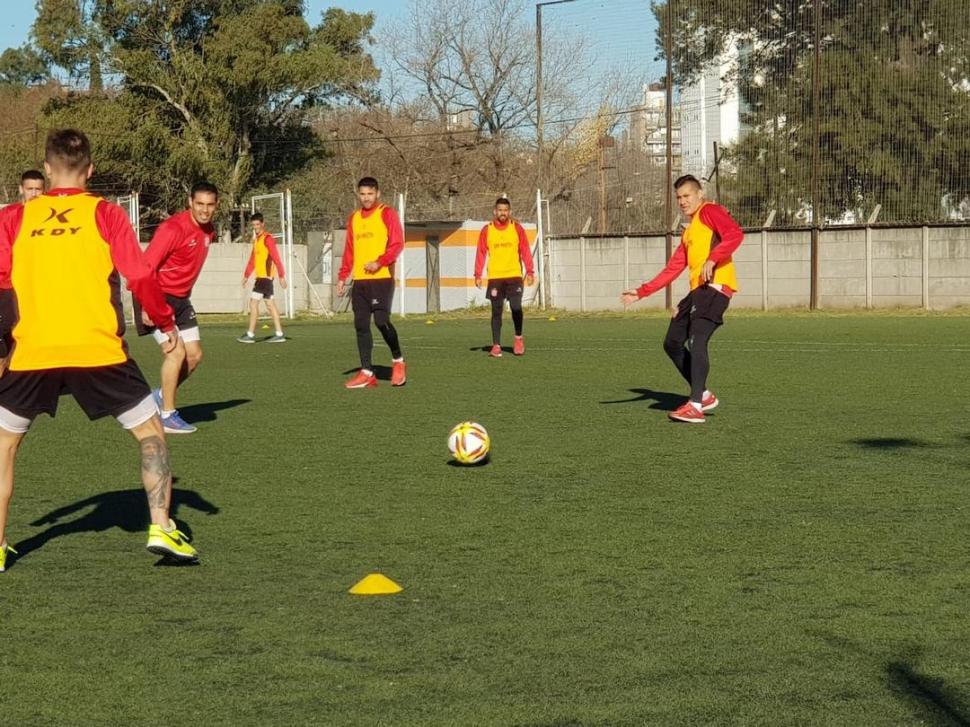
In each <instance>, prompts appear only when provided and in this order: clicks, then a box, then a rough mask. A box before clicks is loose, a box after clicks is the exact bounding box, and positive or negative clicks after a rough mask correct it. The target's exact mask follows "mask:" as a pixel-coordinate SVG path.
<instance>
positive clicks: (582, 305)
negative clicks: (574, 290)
mask: <svg viewBox="0 0 970 727" xmlns="http://www.w3.org/2000/svg"><path fill="white" fill-rule="evenodd" d="M579 310H580V312H581V313H585V312H586V238H585V237H580V238H579Z"/></svg>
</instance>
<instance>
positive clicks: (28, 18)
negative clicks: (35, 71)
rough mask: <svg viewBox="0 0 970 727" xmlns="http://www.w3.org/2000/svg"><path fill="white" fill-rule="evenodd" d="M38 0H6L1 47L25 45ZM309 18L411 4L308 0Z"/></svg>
mask: <svg viewBox="0 0 970 727" xmlns="http://www.w3.org/2000/svg"><path fill="white" fill-rule="evenodd" d="M35 3H36V0H3V13H2V16H0V51H2V50H3V49H4V48H16V47H19V46H21V45H23V44H24V43H25V42H26V40H27V36H28V34H29V33H30V26H31V24H32V23H33V22H34V17H35V16H36V15H37V11H36V8H35ZM307 7H308V12H307V19H308V20H309V21H310V22H312V23H314V24H316V23H317V22H318V21H319V20H320V13H321V12H322V11H324V10H326V9H327V8H329V7H340V8H346V9H347V10H354V11H356V12H366V11H368V10H373V11H374V12H375V13H377V16H378V18H393V17H394V16H395V15H398V16H399V15H400V14H401V13H402V12H404V10H405V8H406V7H407V3H406V2H404V0H330V1H329V2H328V1H327V0H311V1H310V2H309V3H307Z"/></svg>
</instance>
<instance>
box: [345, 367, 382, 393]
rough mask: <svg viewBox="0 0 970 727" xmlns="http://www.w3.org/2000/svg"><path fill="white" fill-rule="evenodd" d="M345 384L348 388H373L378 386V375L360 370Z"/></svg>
mask: <svg viewBox="0 0 970 727" xmlns="http://www.w3.org/2000/svg"><path fill="white" fill-rule="evenodd" d="M344 386H345V387H346V388H348V389H372V388H374V387H375V386H377V377H376V376H374V374H365V373H364V372H363V371H358V372H357V373H356V374H354V375H353V376H352V377H351V378H349V379H348V380H347V382H346V383H345V384H344Z"/></svg>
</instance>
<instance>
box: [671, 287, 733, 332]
mask: <svg viewBox="0 0 970 727" xmlns="http://www.w3.org/2000/svg"><path fill="white" fill-rule="evenodd" d="M730 302H731V299H730V298H728V297H727V296H726V295H724V293H722V292H721V291H719V290H717V289H716V288H712V287H711V286H709V285H699V286H698V287H696V288H694V289H693V290H692V291H690V292H689V293H688V294H687V296H686V297H685V298H684V299H683V300H681V301H680V302H679V303H678V304H677V311H676V313H674V320H675V321H689V320H693V319H694V318H704V319H706V320H709V321H711V322H712V323H716V324H717V325H719V326H720V325H721V324H723V323H724V312H725V311H726V310H727V308H728V304H729V303H730Z"/></svg>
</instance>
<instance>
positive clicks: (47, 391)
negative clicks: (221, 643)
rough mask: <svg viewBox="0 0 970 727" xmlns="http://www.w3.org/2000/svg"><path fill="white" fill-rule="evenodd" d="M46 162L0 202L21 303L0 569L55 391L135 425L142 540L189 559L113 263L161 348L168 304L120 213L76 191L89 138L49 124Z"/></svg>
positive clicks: (2, 420)
mask: <svg viewBox="0 0 970 727" xmlns="http://www.w3.org/2000/svg"><path fill="white" fill-rule="evenodd" d="M44 169H45V171H46V172H47V178H48V179H49V180H50V183H51V190H50V191H49V192H48V193H47V194H43V195H40V196H38V197H35V198H34V199H31V200H29V201H27V202H25V203H24V204H23V205H11V207H10V208H8V209H5V210H4V211H3V212H0V280H5V279H9V280H10V281H11V285H12V291H13V295H14V296H15V299H16V303H17V308H18V318H17V321H16V323H15V324H14V327H13V330H12V332H9V333H10V336H11V337H12V347H11V350H10V353H9V357H8V359H9V366H8V370H7V371H6V372H5V373H4V374H3V376H0V571H2V570H4V569H5V567H6V565H7V555H8V553H9V552H10V551H11V550H12V549H11V548H10V547H9V545H8V544H7V542H6V540H5V538H4V530H5V529H6V524H7V512H8V508H9V504H10V497H11V495H12V494H13V485H14V460H15V458H16V455H17V448H18V447H19V446H20V442H21V440H22V439H23V438H24V435H25V434H26V433H27V430H28V428H29V427H30V425H31V422H32V421H33V420H34V419H35V418H36V417H37V416H38V415H39V414H41V413H44V412H46V413H48V414H50V415H51V416H54V414H55V412H56V411H57V402H58V398H59V397H60V395H61V394H62V393H69V394H71V395H72V396H73V397H74V399H75V400H76V401H77V402H78V404H79V405H80V407H81V409H82V410H83V411H84V412H85V414H87V415H88V417H89V418H90V419H98V418H100V417H104V416H113V417H114V418H115V419H116V420H117V421H118V423H119V424H120V425H121V426H122V427H123V428H124V429H127V430H128V431H129V432H131V433H132V435H133V436H134V438H135V440H137V442H138V446H139V449H140V452H141V479H142V484H143V486H144V488H145V494H146V495H147V498H148V510H149V513H150V516H151V525H150V527H149V530H148V550H150V551H151V552H153V553H156V554H160V555H164V556H168V557H171V558H175V559H178V560H184V561H193V560H195V559H196V558H197V554H196V551H195V549H194V548H193V547H192V546H191V545H189V543H188V542H187V538H186V537H185V536H184V535H183V534H182V533H181V532H179V531H178V529H177V528H176V526H175V523H174V522H173V521H172V520H171V519H169V506H170V504H171V498H172V470H171V466H170V464H169V453H168V447H167V445H166V443H165V433H164V431H163V429H162V423H161V420H160V418H159V416H158V409H157V407H156V406H155V402H154V400H153V398H152V394H151V390H150V389H149V387H148V383H147V382H146V381H145V377H144V376H143V375H142V373H141V371H140V370H139V368H138V365H137V364H136V363H135V362H134V360H133V359H131V357H129V355H128V346H127V344H126V343H125V339H124V331H125V323H124V321H125V319H124V315H123V313H122V310H121V287H120V286H121V279H120V276H119V273H120V275H123V276H124V277H125V278H126V279H127V281H128V287H129V289H130V290H131V291H132V293H133V294H134V295H135V297H136V298H138V299H140V300H141V303H142V306H143V307H144V310H145V311H146V312H147V313H149V315H150V316H151V318H152V320H154V321H156V322H157V324H158V327H159V329H160V330H161V331H164V334H165V335H164V339H163V340H162V341H161V342H160V345H161V347H162V351H163V352H168V351H171V350H172V349H174V348H175V344H176V341H177V338H176V336H177V331H176V328H175V320H174V315H173V311H172V308H171V306H170V305H169V304H168V303H166V301H165V298H164V295H163V294H162V290H161V287H160V286H159V284H158V282H157V281H156V279H155V275H154V273H153V270H152V267H151V264H150V263H149V262H148V259H147V258H146V256H145V254H144V253H143V252H142V251H141V248H140V247H139V246H138V239H137V238H136V237H135V232H134V230H133V229H132V227H131V224H130V223H129V221H128V218H127V216H126V215H125V213H124V212H123V211H122V210H121V208H120V207H118V206H117V205H114V204H111V203H109V202H107V201H105V200H103V199H101V198H100V197H97V196H95V195H93V194H89V193H88V192H86V191H85V189H86V186H87V181H88V179H89V178H90V176H91V174H92V172H93V170H94V166H93V164H92V163H91V146H90V143H89V142H88V139H87V137H86V136H85V135H84V134H83V133H81V132H80V131H76V130H74V129H62V130H54V131H51V132H50V134H49V135H48V137H47V146H46V153H45V160H44ZM8 210H9V211H8ZM7 276H9V277H7ZM3 333H4V334H7V333H8V332H7V331H3Z"/></svg>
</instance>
